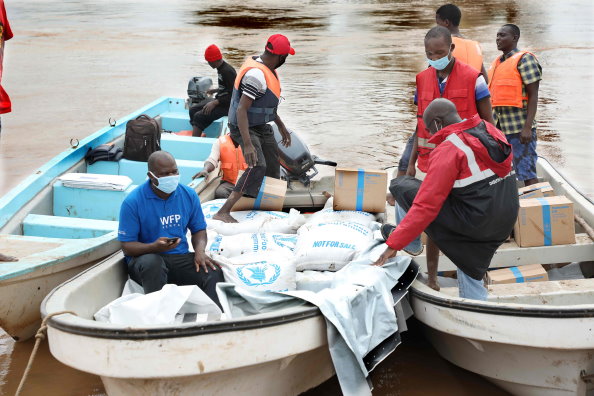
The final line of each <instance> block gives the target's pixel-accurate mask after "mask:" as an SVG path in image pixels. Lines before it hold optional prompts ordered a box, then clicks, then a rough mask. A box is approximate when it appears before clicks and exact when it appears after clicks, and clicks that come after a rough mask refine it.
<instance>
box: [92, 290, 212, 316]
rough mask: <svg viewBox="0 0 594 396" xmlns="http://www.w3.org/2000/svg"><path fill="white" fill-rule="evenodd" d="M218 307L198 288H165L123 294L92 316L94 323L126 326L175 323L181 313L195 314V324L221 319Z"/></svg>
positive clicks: (182, 314)
mask: <svg viewBox="0 0 594 396" xmlns="http://www.w3.org/2000/svg"><path fill="white" fill-rule="evenodd" d="M221 313H222V312H221V310H220V309H219V307H218V306H217V305H216V304H215V303H214V302H213V301H212V300H211V299H210V298H209V297H208V296H207V295H206V294H205V293H204V292H203V291H202V290H200V288H199V287H198V286H177V285H171V284H168V285H165V286H164V287H163V289H161V290H159V291H157V292H154V293H149V294H140V293H131V294H127V295H124V296H122V297H120V298H118V299H116V300H114V301H112V302H111V303H109V304H107V305H106V306H104V307H103V308H101V309H100V310H99V311H97V313H95V320H97V321H99V322H107V323H114V324H119V325H127V326H143V325H159V324H160V325H163V324H174V323H179V322H181V321H182V320H183V316H184V315H185V314H196V321H202V322H206V321H207V320H208V321H212V320H218V319H220V317H221Z"/></svg>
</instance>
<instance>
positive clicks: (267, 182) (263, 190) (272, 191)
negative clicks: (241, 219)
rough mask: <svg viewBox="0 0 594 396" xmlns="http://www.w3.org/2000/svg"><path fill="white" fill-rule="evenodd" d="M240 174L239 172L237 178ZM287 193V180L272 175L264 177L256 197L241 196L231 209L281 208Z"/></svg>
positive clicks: (234, 210) (278, 209) (279, 209)
mask: <svg viewBox="0 0 594 396" xmlns="http://www.w3.org/2000/svg"><path fill="white" fill-rule="evenodd" d="M240 176H241V172H240V173H239V175H238V178H239V177H240ZM286 194H287V182H286V181H284V180H280V179H275V178H273V177H264V180H263V181H262V185H261V186H260V191H259V193H258V197H256V198H248V197H241V198H239V201H237V202H236V203H235V205H233V207H232V208H231V211H233V212H236V211H239V210H252V209H257V210H277V211H281V210H283V204H284V203H285V195H286Z"/></svg>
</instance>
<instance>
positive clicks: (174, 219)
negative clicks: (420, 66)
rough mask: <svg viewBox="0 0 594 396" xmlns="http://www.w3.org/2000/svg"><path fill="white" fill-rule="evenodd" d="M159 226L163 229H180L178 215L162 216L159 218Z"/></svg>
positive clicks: (179, 216) (179, 217)
mask: <svg viewBox="0 0 594 396" xmlns="http://www.w3.org/2000/svg"><path fill="white" fill-rule="evenodd" d="M160 220H161V226H162V227H163V228H171V227H181V224H180V221H181V215H179V214H172V215H169V216H164V217H161V218H160Z"/></svg>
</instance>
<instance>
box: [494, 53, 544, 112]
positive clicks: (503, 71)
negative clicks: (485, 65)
mask: <svg viewBox="0 0 594 396" xmlns="http://www.w3.org/2000/svg"><path fill="white" fill-rule="evenodd" d="M524 54H531V52H528V51H520V52H517V53H515V54H513V55H512V56H510V57H509V58H507V59H506V60H505V61H503V62H501V57H500V56H498V57H497V58H495V60H494V61H493V63H491V66H490V67H489V73H488V74H489V92H491V105H492V106H493V107H499V106H511V107H519V108H522V107H524V106H523V103H522V101H523V100H528V96H526V95H525V94H524V92H523V87H524V84H523V83H522V76H521V75H520V72H519V71H518V62H520V59H522V56H524ZM532 55H534V54H532Z"/></svg>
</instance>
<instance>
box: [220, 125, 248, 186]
mask: <svg viewBox="0 0 594 396" xmlns="http://www.w3.org/2000/svg"><path fill="white" fill-rule="evenodd" d="M219 152H220V157H219V160H220V161H221V169H222V171H223V180H224V181H226V182H229V183H231V184H235V182H236V181H237V175H238V174H239V171H240V170H245V169H247V167H248V166H247V164H246V163H245V160H244V158H243V153H242V152H241V147H237V148H236V147H235V144H233V140H231V137H230V136H229V135H225V136H221V137H219Z"/></svg>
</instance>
